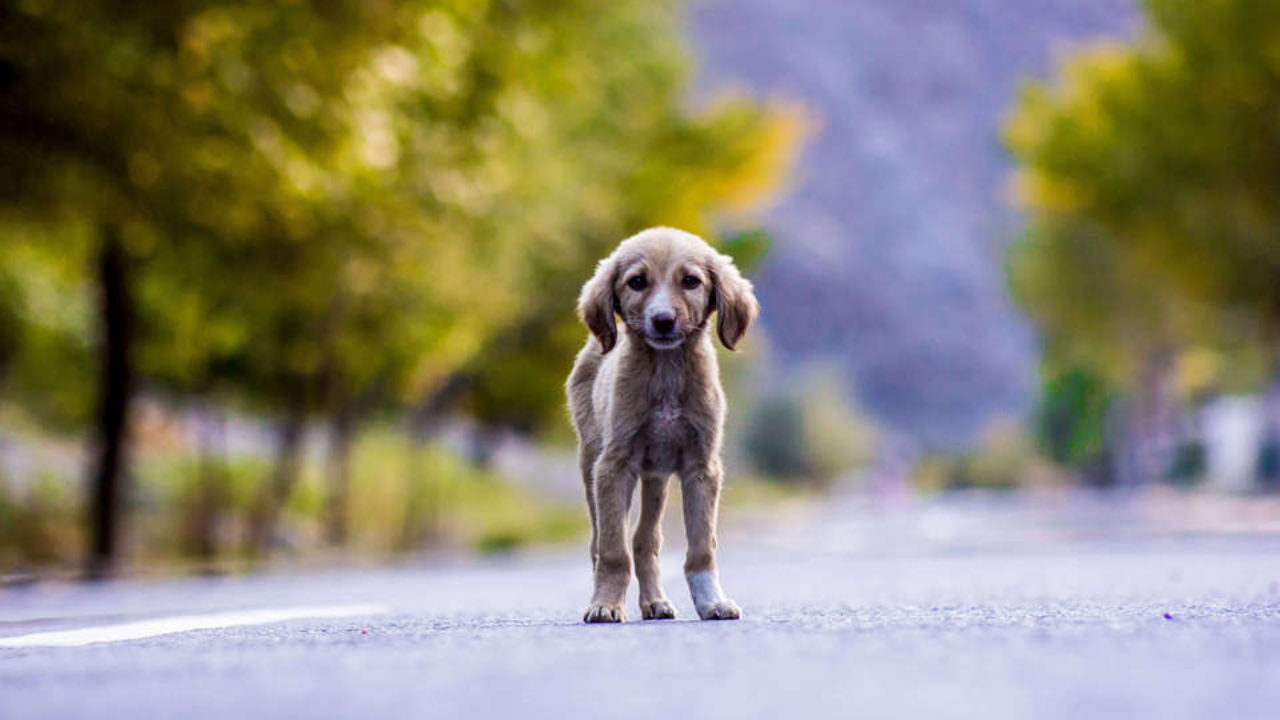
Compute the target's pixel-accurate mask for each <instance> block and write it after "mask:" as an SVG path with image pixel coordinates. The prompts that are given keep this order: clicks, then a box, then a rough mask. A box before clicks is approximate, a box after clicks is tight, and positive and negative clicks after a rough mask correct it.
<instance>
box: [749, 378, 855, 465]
mask: <svg viewBox="0 0 1280 720" xmlns="http://www.w3.org/2000/svg"><path fill="white" fill-rule="evenodd" d="M847 398H848V392H847V390H846V388H845V385H844V383H843V381H842V380H841V379H840V376H839V374H838V373H837V372H836V371H834V370H830V369H822V370H817V371H810V372H809V373H807V374H806V375H805V376H804V377H803V378H802V380H801V381H800V382H799V383H797V384H796V385H795V386H793V387H790V388H788V387H782V388H779V389H777V390H772V391H767V392H765V393H764V394H763V396H761V397H757V398H755V399H754V401H753V402H749V404H748V408H747V413H748V417H747V419H746V430H745V432H744V434H743V438H742V443H743V449H744V451H745V455H746V458H747V460H748V462H750V463H751V465H752V466H754V468H755V469H756V470H758V471H759V472H760V473H762V474H764V475H766V476H768V477H771V478H774V479H776V480H781V481H784V482H797V483H802V484H810V485H819V486H822V485H827V484H829V483H831V481H833V480H834V479H835V478H837V477H838V476H840V475H841V474H843V473H845V472H848V471H850V470H853V469H856V468H858V467H861V466H863V465H866V464H867V463H868V462H870V460H871V459H872V457H873V455H874V452H875V437H876V431H875V426H874V424H873V423H872V422H871V421H870V420H868V419H867V418H865V417H864V416H862V415H861V414H859V413H858V411H857V410H856V409H855V408H854V406H853V405H852V404H851V403H850V402H849V401H848V399H847Z"/></svg>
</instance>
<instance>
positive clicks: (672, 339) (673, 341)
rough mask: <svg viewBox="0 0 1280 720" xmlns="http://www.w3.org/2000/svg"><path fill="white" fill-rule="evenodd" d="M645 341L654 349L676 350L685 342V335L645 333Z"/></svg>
mask: <svg viewBox="0 0 1280 720" xmlns="http://www.w3.org/2000/svg"><path fill="white" fill-rule="evenodd" d="M644 341H645V343H646V344H647V345H648V346H649V347H651V348H653V349H654V350H675V349H676V348H678V347H680V345H681V344H682V343H684V336H683V335H676V334H671V335H650V334H649V333H645V335H644Z"/></svg>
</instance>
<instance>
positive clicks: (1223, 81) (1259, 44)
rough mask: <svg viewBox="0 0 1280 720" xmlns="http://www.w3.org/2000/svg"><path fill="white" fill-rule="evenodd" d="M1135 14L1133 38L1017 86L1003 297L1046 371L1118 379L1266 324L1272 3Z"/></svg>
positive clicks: (1278, 163) (1274, 177)
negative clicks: (1144, 25) (1014, 204)
mask: <svg viewBox="0 0 1280 720" xmlns="http://www.w3.org/2000/svg"><path fill="white" fill-rule="evenodd" d="M1145 8H1146V10H1147V15H1148V17H1149V18H1150V21H1151V27H1150V30H1149V32H1148V33H1147V35H1146V37H1144V38H1143V39H1142V40H1141V41H1140V42H1138V43H1137V44H1136V45H1134V46H1132V47H1126V46H1115V45H1107V46H1101V47H1098V48H1096V49H1093V50H1091V51H1088V52H1084V53H1081V54H1079V55H1077V56H1075V57H1074V58H1072V59H1071V60H1070V61H1069V62H1068V63H1067V64H1066V65H1065V66H1064V67H1063V69H1062V71H1061V73H1060V76H1059V78H1058V80H1057V82H1056V84H1055V85H1054V86H1053V87H1048V86H1043V85H1037V84H1032V85H1028V86H1027V87H1026V88H1025V89H1024V91H1023V93H1022V95H1021V97H1020V99H1019V102H1018V106H1017V108H1016V110H1015V112H1014V113H1013V115H1012V117H1011V118H1010V120H1009V123H1008V126H1007V134H1006V137H1007V139H1008V142H1009V146H1010V148H1011V149H1012V150H1013V152H1014V155H1015V156H1016V158H1017V159H1018V162H1019V165H1020V169H1019V173H1018V176H1017V178H1016V182H1015V192H1016V193H1017V195H1018V198H1019V200H1020V201H1021V202H1022V203H1023V205H1024V206H1025V207H1026V208H1027V209H1028V210H1030V211H1031V213H1032V216H1033V222H1032V231H1031V233H1030V236H1029V238H1028V240H1027V241H1026V242H1024V243H1023V244H1022V246H1021V247H1017V248H1015V249H1014V251H1013V255H1012V262H1011V272H1012V275H1013V284H1014V288H1015V291H1016V292H1017V294H1018V295H1019V297H1020V299H1021V300H1022V302H1023V303H1024V304H1025V305H1027V307H1028V308H1029V309H1030V310H1031V312H1032V314H1033V316H1034V317H1035V318H1036V320H1037V322H1038V323H1039V324H1040V325H1041V327H1042V328H1043V329H1044V330H1045V334H1046V338H1047V344H1048V346H1049V348H1048V349H1049V354H1050V356H1051V358H1052V357H1053V356H1054V355H1055V354H1057V355H1060V356H1065V357H1067V358H1071V359H1072V360H1074V361H1081V360H1085V361H1089V362H1090V363H1091V364H1092V365H1093V366H1094V367H1098V368H1101V369H1103V371H1104V372H1107V373H1108V374H1111V375H1112V376H1113V377H1117V378H1120V379H1122V380H1124V381H1126V382H1128V381H1131V379H1132V377H1133V375H1134V374H1135V373H1136V372H1138V370H1137V369H1136V368H1138V367H1140V366H1141V365H1142V364H1143V363H1144V362H1146V361H1147V358H1149V356H1150V355H1151V354H1153V353H1160V352H1165V351H1167V350H1168V349H1170V348H1177V347H1182V346H1185V345H1188V344H1190V343H1193V342H1199V343H1207V344H1215V343H1219V342H1222V341H1223V337H1222V336H1223V334H1224V333H1227V334H1230V333H1233V332H1240V331H1241V330H1240V328H1242V327H1243V328H1244V330H1243V331H1244V332H1248V333H1253V335H1254V337H1255V341H1264V342H1265V341H1272V340H1273V338H1268V337H1266V336H1261V337H1260V336H1259V335H1258V333H1259V330H1258V328H1260V327H1262V328H1268V329H1269V328H1273V327H1274V326H1275V325H1276V324H1277V323H1278V322H1280V283H1278V282H1277V278H1278V277H1280V243H1277V242H1276V239H1275V238H1276V232H1277V229H1278V228H1280V203H1277V202H1276V195H1275V192H1276V188H1277V187H1280V126H1277V124H1276V122H1275V118H1276V116H1277V113H1280V56H1277V55H1276V53H1275V51H1274V48H1275V47H1277V45H1278V44H1280V7H1277V6H1276V5H1275V4H1274V3H1258V2H1253V1H1252V0H1215V1H1214V2H1196V1H1195V0H1149V1H1148V2H1146V3H1145ZM1068 345H1072V346H1075V347H1074V349H1073V350H1069V351H1063V352H1059V350H1062V348H1063V346H1068ZM1081 348H1083V349H1084V350H1083V352H1082V351H1081ZM1067 364H1069V363H1067Z"/></svg>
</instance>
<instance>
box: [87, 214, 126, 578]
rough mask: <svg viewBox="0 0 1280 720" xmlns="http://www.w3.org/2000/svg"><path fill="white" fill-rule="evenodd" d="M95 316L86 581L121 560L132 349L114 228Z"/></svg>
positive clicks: (107, 231)
mask: <svg viewBox="0 0 1280 720" xmlns="http://www.w3.org/2000/svg"><path fill="white" fill-rule="evenodd" d="M97 275H98V292H99V296H98V316H99V321H100V323H101V326H102V342H101V355H100V361H99V369H100V373H101V374H100V375H99V380H98V417H97V437H96V439H95V440H96V447H95V452H96V457H95V461H94V462H95V465H94V470H93V481H92V484H91V485H90V489H89V492H90V497H89V507H88V511H89V557H88V568H87V570H88V573H89V576H90V577H103V576H106V575H110V574H111V572H112V571H113V570H114V569H115V566H116V563H117V562H118V561H119V554H120V538H121V530H122V527H121V525H122V523H121V520H122V511H123V508H124V504H125V497H124V496H125V487H124V483H125V463H126V459H125V449H126V448H125V445H126V442H127V441H128V437H127V434H128V426H129V409H130V405H131V404H132V397H133V368H132V365H131V364H130V358H129V354H130V346H131V343H132V339H133V332H132V325H133V300H132V298H131V297H130V294H129V277H128V267H127V261H126V258H125V253H124V248H123V247H122V246H121V243H120V236H119V233H118V231H117V230H116V229H115V228H112V227H110V226H107V227H104V228H103V233H102V245H101V248H100V249H99V251H98V268H97Z"/></svg>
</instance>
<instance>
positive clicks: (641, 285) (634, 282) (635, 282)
mask: <svg viewBox="0 0 1280 720" xmlns="http://www.w3.org/2000/svg"><path fill="white" fill-rule="evenodd" d="M648 285H649V283H648V282H647V281H645V279H644V276H643V275H637V276H635V277H633V278H631V279H630V280H628V281H627V287H629V288H631V289H632V290H635V291H637V292H639V291H641V290H643V289H645V287H647V286H648Z"/></svg>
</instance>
